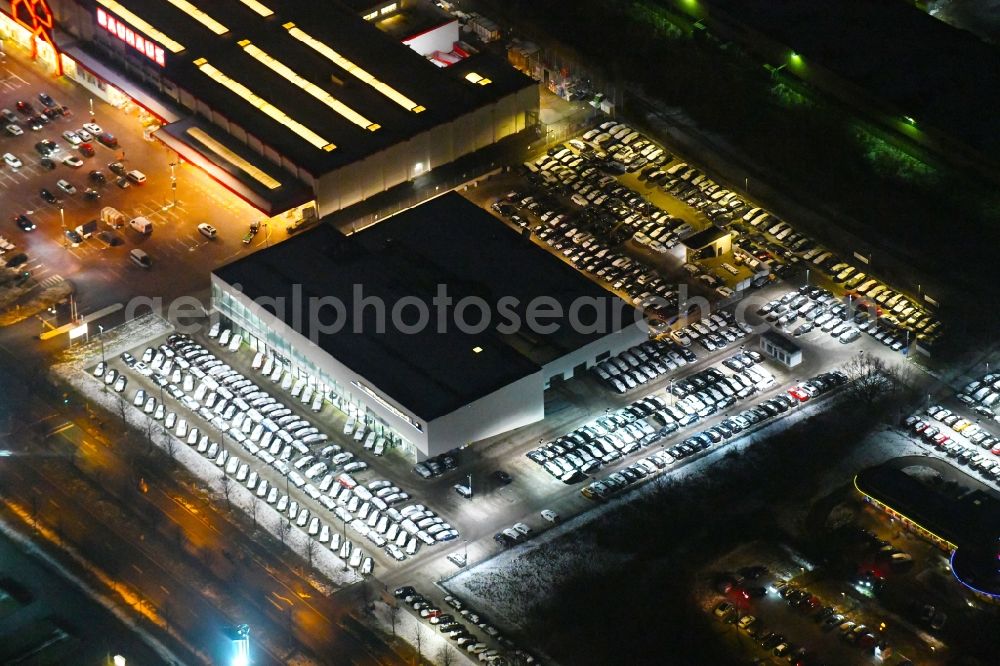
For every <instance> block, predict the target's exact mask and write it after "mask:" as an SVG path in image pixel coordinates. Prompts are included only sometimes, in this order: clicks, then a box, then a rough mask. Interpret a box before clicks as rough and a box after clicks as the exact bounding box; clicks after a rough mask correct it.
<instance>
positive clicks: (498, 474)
mask: <svg viewBox="0 0 1000 666" xmlns="http://www.w3.org/2000/svg"><path fill="white" fill-rule="evenodd" d="M490 478H491V479H493V480H494V481H496V482H497V483H501V484H503V485H505V486H506V485H507V484H508V483H510V482H511V481H513V480H514V479H513V478H512V477H511V475H510V474H508V473H507V472H505V471H503V470H502V469H498V470H497V471H495V472H493V473H492V474H490Z"/></svg>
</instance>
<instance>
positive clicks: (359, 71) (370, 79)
mask: <svg viewBox="0 0 1000 666" xmlns="http://www.w3.org/2000/svg"><path fill="white" fill-rule="evenodd" d="M282 27H284V28H285V29H286V30H288V34H290V35H291V36H292V37H294V38H295V39H297V40H299V41H300V42H302V43H303V44H306V45H307V46H309V47H310V48H312V49H313V50H314V51H316V52H317V53H320V54H321V55H323V56H325V57H326V58H327V59H328V60H330V61H331V62H332V63H334V64H335V65H337V66H338V67H340V68H341V69H343V70H344V71H346V72H348V73H350V74H351V75H353V76H354V77H356V78H358V79H360V80H361V81H364V82H365V83H367V84H368V85H370V86H371V87H372V88H374V89H375V90H377V91H379V92H380V93H382V94H383V95H385V96H386V97H388V98H389V99H391V100H392V101H393V102H395V103H396V104H399V105H400V106H401V107H403V108H404V109H407V110H408V111H412V112H413V113H420V112H421V111H426V110H427V109H426V108H425V107H423V106H421V105H419V104H417V103H416V102H414V101H413V100H412V99H410V98H409V97H407V96H406V95H404V94H403V93H401V92H399V91H398V90H396V89H395V88H393V87H392V86H390V85H388V84H386V83H383V82H382V81H379V80H378V79H377V78H375V77H374V76H373V75H372V74H370V73H369V72H368V71H366V70H365V69H363V68H361V67H360V66H358V65H356V64H354V63H353V62H352V61H350V60H348V59H347V58H345V57H344V56H342V55H340V54H339V53H337V52H336V51H334V50H333V49H332V48H330V47H329V46H327V45H326V44H324V43H323V42H321V41H319V40H318V39H316V38H315V37H313V36H311V35H309V34H308V33H306V32H304V31H303V30H301V29H299V28H296V27H295V24H294V23H286V24H284V26H282Z"/></svg>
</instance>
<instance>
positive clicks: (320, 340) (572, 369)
mask: <svg viewBox="0 0 1000 666" xmlns="http://www.w3.org/2000/svg"><path fill="white" fill-rule="evenodd" d="M442 289H444V290H445V292H446V296H447V297H448V298H450V299H451V300H450V305H445V307H444V309H443V310H442V309H441V308H440V307H439V306H440V305H441V304H444V303H445V302H444V301H443V300H441V299H442V295H443V294H442V291H441V290H442ZM359 290H360V291H359ZM472 299H475V302H478V303H482V304H483V306H478V305H476V304H475V303H474V302H473V300H472ZM212 302H213V308H214V310H216V311H217V312H218V313H219V314H220V315H221V317H222V318H223V319H224V320H226V321H228V322H230V323H232V324H233V325H234V326H235V327H236V328H237V329H239V330H240V332H241V333H242V335H243V337H244V339H245V340H247V341H248V342H249V343H250V345H251V346H252V347H253V348H254V349H257V350H265V351H267V353H268V354H271V355H273V356H275V357H277V358H278V359H279V360H281V361H282V362H284V363H285V364H286V365H287V366H289V367H291V368H292V369H293V370H294V372H295V373H296V374H297V375H298V376H299V377H302V378H306V379H307V380H308V381H310V382H312V383H313V384H314V385H315V386H316V387H317V388H318V389H319V390H321V391H323V392H325V393H326V394H327V395H328V397H329V398H330V400H331V401H332V402H333V403H334V404H336V405H337V406H338V407H339V408H340V409H342V410H343V411H345V412H347V413H350V414H352V415H357V417H358V418H361V417H363V418H364V419H365V420H366V422H367V423H368V424H369V425H370V426H371V429H373V430H375V431H376V432H379V433H381V434H384V435H387V436H389V437H391V439H392V441H394V442H395V443H396V444H397V445H399V446H400V447H402V448H403V449H404V451H406V452H407V453H408V454H409V455H410V456H411V457H412V458H414V459H424V458H425V457H427V456H433V455H437V454H439V453H443V452H445V451H448V450H450V449H452V448H455V447H457V446H464V445H467V444H469V443H472V442H476V441H480V440H483V439H485V438H488V437H492V436H494V435H498V434H500V433H503V432H507V431H509V430H512V429H514V428H518V427H520V426H523V425H527V424H529V423H533V422H535V421H538V420H540V419H542V418H543V417H544V391H545V389H546V388H547V387H548V386H550V385H553V384H555V383H558V382H560V381H564V380H566V379H569V378H571V377H573V376H574V375H576V374H579V373H581V372H582V371H583V370H585V369H586V368H589V367H591V366H593V365H594V364H595V363H596V362H599V361H601V360H604V359H606V358H608V357H610V356H611V355H614V354H617V353H619V352H621V351H623V350H625V349H627V348H628V347H631V346H632V345H635V344H637V343H639V342H642V341H643V340H645V339H646V337H647V329H646V327H645V324H644V322H643V320H642V319H641V315H640V314H639V313H638V312H637V311H635V310H634V309H633V308H632V307H631V306H629V305H627V304H626V303H624V302H623V301H622V300H621V299H619V298H618V297H616V296H614V295H612V294H610V293H608V292H606V291H604V290H603V289H601V288H600V287H599V286H598V285H597V284H595V283H594V282H591V281H590V280H589V279H587V278H586V277H584V276H583V275H581V274H580V273H578V272H577V271H575V270H573V268H572V267H570V266H568V265H566V264H564V263H563V262H561V261H559V260H557V259H555V258H554V257H552V256H551V255H550V254H548V253H547V252H545V251H544V250H543V249H541V248H539V247H537V246H536V245H534V244H532V243H531V242H530V240H528V239H526V238H525V237H523V236H521V235H520V234H518V233H516V232H515V231H513V230H511V229H510V228H508V227H507V226H506V225H505V224H504V223H503V222H501V221H499V220H497V219H496V218H494V217H493V216H492V215H490V214H488V213H486V212H485V211H483V210H482V209H480V208H478V207H477V206H475V205H474V204H472V203H471V202H469V201H468V200H466V199H464V198H463V197H461V196H460V195H458V194H455V193H449V194H446V195H444V196H441V197H438V198H436V199H433V200H431V201H429V202H427V203H425V204H422V205H420V206H418V207H416V208H412V209H410V210H408V211H405V212H403V213H400V214H398V215H396V216H394V217H391V218H389V219H387V220H385V221H383V222H381V223H380V224H378V225H375V226H372V227H369V228H367V229H365V230H364V231H360V232H358V233H356V234H353V235H349V236H348V235H343V234H341V233H340V232H338V231H336V230H335V229H333V228H332V226H330V225H324V224H321V225H320V226H319V227H317V228H316V229H314V230H311V231H307V232H304V233H303V234H301V235H299V236H297V237H294V238H292V239H290V240H288V241H286V242H284V243H281V244H280V245H277V246H274V247H271V248H270V249H266V250H263V251H260V252H257V253H255V254H252V255H250V256H248V257H245V258H243V259H240V260H238V261H236V262H234V263H232V264H229V265H227V266H224V267H222V268H219V269H217V270H216V271H215V272H214V273H213V275H212ZM335 303H340V304H342V307H341V308H340V309H339V310H338V308H337V306H336V304H335ZM421 303H422V304H424V307H425V308H426V312H427V317H426V318H425V320H424V321H422V322H421V321H420V316H419V312H420V308H421V306H420V304H421ZM380 307H381V312H382V313H384V315H380V314H379V312H380ZM484 308H485V309H486V310H487V311H488V312H490V313H491V315H490V320H489V325H488V326H486V325H482V324H481V322H482V321H483V319H482V318H483V312H484ZM533 317H534V318H535V319H536V323H537V324H538V325H531V323H530V322H531V319H532V318H533ZM380 320H384V321H380ZM515 320H516V321H517V322H519V325H518V324H516V323H515ZM461 322H466V323H467V324H468V325H467V326H463V325H460V324H461Z"/></svg>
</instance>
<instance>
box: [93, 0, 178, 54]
mask: <svg viewBox="0 0 1000 666" xmlns="http://www.w3.org/2000/svg"><path fill="white" fill-rule="evenodd" d="M97 2H98V3H99V4H101V5H103V6H105V7H107V8H108V10H110V11H112V12H114V13H115V14H117V15H118V16H120V17H121V18H123V19H124V20H125V21H127V22H128V23H130V24H131V25H132V27H133V28H135V29H137V30H141V31H142V32H144V33H146V36H147V37H149V38H150V39H153V40H154V41H157V42H159V43H160V44H162V45H163V47H164V48H166V49H167V50H168V51H170V52H171V53H180V52H181V51H183V50H184V45H183V44H181V43H180V42H177V41H174V40H173V39H171V38H170V37H168V36H167V35H166V34H165V33H163V32H161V31H160V30H157V29H156V28H154V27H153V26H152V25H151V24H150V23H149V22H147V21H145V20H143V19H141V18H139V17H138V16H137V15H135V14H133V13H132V12H131V11H130V10H129V9H127V8H126V7H125V6H123V5H122V4H121V3H120V2H116V0H97Z"/></svg>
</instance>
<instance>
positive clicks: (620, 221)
mask: <svg viewBox="0 0 1000 666" xmlns="http://www.w3.org/2000/svg"><path fill="white" fill-rule="evenodd" d="M523 169H524V171H523V174H522V175H519V176H518V177H516V178H512V179H509V180H507V181H503V182H502V185H501V186H502V187H505V188H507V189H506V191H497V190H498V187H500V186H494V187H493V188H488V189H486V190H482V191H480V192H477V193H475V194H474V196H475V197H476V198H477V200H478V201H479V202H480V203H481V204H483V205H486V204H488V205H489V207H490V209H491V210H492V211H493V212H494V213H495V214H496V215H498V216H499V217H501V218H502V219H505V220H506V221H507V222H508V223H509V224H511V225H513V226H516V227H518V228H525V229H530V230H531V231H532V236H533V238H535V240H536V242H538V243H539V244H540V245H542V246H543V247H547V248H549V249H550V250H551V251H552V252H553V253H554V254H555V255H556V256H559V257H560V258H561V259H562V260H564V261H568V262H570V263H571V264H573V265H574V266H575V267H577V268H578V269H579V270H581V271H582V272H584V273H586V274H588V275H590V276H591V277H592V278H593V279H595V280H597V281H599V282H600V283H601V284H603V285H604V286H606V287H607V288H608V289H610V290H612V291H615V292H616V293H618V294H619V295H621V296H622V297H623V298H625V299H626V300H628V301H629V302H631V303H633V304H634V305H637V306H642V307H644V308H645V309H646V310H647V312H649V313H650V314H652V315H653V316H654V317H658V318H660V319H661V322H660V326H661V330H663V331H667V330H669V328H668V327H669V326H670V325H671V324H673V323H674V322H675V321H677V320H678V319H683V318H684V317H685V316H687V315H694V316H695V317H697V316H698V314H699V312H698V311H697V310H694V311H692V307H691V304H692V298H693V297H694V296H697V295H701V296H704V297H707V298H708V299H709V300H711V301H712V302H721V303H722V304H726V303H729V302H732V301H733V300H734V299H736V298H739V297H740V296H745V295H747V294H748V293H752V292H753V290H755V289H760V288H762V287H764V286H766V285H767V284H768V283H770V282H772V281H774V280H775V279H780V278H794V279H795V280H801V281H802V283H804V284H806V285H813V286H818V287H822V288H825V289H826V292H825V295H826V296H828V297H831V298H835V299H837V300H843V301H844V311H840V312H836V311H834V312H829V313H828V312H827V309H828V308H827V307H826V306H827V305H829V303H819V304H818V305H819V306H820V307H818V308H814V307H810V308H808V309H801V310H800V309H799V305H801V304H797V305H796V307H795V308H791V309H787V308H786V307H785V304H784V303H783V304H781V307H778V306H777V305H775V306H774V308H773V309H775V310H776V311H777V316H775V317H774V319H773V320H771V321H776V322H777V324H778V326H779V327H781V328H783V329H785V330H787V331H788V332H789V333H792V332H796V331H797V334H798V335H803V334H806V333H808V332H809V331H810V330H812V328H813V326H815V325H817V324H815V323H813V324H812V325H810V323H811V322H814V321H815V320H816V319H817V318H821V320H820V323H819V324H818V326H820V327H822V326H824V325H826V324H827V323H828V322H829V321H830V320H831V319H833V318H834V317H839V321H838V324H839V323H844V322H845V321H846V320H848V319H849V320H850V321H849V322H848V323H849V324H851V323H852V324H853V326H849V327H842V328H841V330H840V333H839V335H840V334H847V333H849V331H851V330H853V329H855V328H856V329H857V330H858V331H859V333H861V332H863V333H866V334H867V335H869V336H871V337H872V338H874V339H875V340H877V341H878V342H879V343H881V344H884V345H886V346H887V347H889V348H891V349H892V350H894V351H903V352H904V353H909V351H911V346H912V345H913V344H914V343H920V344H921V345H922V346H923V348H924V349H927V350H931V349H933V348H934V346H935V345H936V344H937V343H938V342H939V341H940V338H941V336H942V329H941V324H940V322H939V321H938V320H937V319H936V318H935V317H934V315H933V314H932V313H931V312H930V311H929V309H928V308H929V307H930V303H929V301H926V300H925V299H922V298H921V296H922V295H917V296H916V297H914V296H912V295H906V294H903V293H901V292H898V291H895V290H893V289H892V288H890V287H889V286H887V285H885V284H883V283H882V282H880V281H879V280H878V279H877V278H876V277H873V276H872V275H871V274H869V273H868V267H867V266H866V265H865V264H864V261H866V258H864V257H862V258H861V259H858V258H856V257H852V258H850V260H844V259H842V258H841V257H839V256H838V255H837V254H836V253H834V252H832V251H830V250H827V249H826V248H824V247H822V246H821V245H819V244H818V243H816V242H815V241H814V240H813V239H811V238H810V237H809V236H807V235H805V234H803V233H800V232H797V231H796V230H795V229H794V227H793V226H792V225H791V224H790V223H788V222H785V221H783V220H781V219H780V218H778V217H777V216H776V215H774V214H772V213H770V212H768V211H766V210H764V209H763V208H761V207H759V206H755V205H754V204H753V203H752V202H750V201H748V200H747V199H746V198H745V197H744V196H742V195H741V194H739V193H737V192H736V191H734V190H730V189H727V188H725V187H722V186H721V185H720V184H718V183H716V182H715V181H714V180H713V179H712V178H711V177H710V176H708V175H707V174H705V173H703V172H702V171H701V170H699V169H698V168H696V167H695V166H693V165H691V164H688V163H687V162H686V161H684V159H683V158H680V157H677V156H675V155H673V154H672V153H670V152H669V151H668V150H666V149H665V148H664V147H662V146H660V145H658V144H657V143H656V142H654V141H652V140H651V139H649V138H648V137H645V136H643V135H642V134H641V133H640V132H637V131H635V130H634V129H633V128H631V127H629V126H627V125H626V124H623V123H615V122H614V121H606V122H604V123H601V124H600V125H599V126H598V127H595V128H594V129H591V130H589V131H587V132H585V133H583V134H582V135H581V136H580V137H578V138H575V139H571V140H569V141H568V142H566V143H565V144H561V145H557V146H554V147H552V148H549V149H548V150H547V151H546V152H544V153H542V154H541V155H539V156H534V157H532V159H529V160H528V161H527V162H525V163H524V165H523ZM713 225H714V227H716V228H718V229H720V230H723V231H725V232H728V233H729V234H730V238H731V240H732V248H731V250H726V251H725V252H722V253H717V252H714V251H713V252H709V253H706V252H704V251H703V250H698V251H691V250H685V248H684V241H685V240H686V239H688V238H691V237H692V236H693V235H695V234H697V233H698V232H699V231H704V230H705V229H708V228H712V227H713ZM786 310H787V312H786ZM827 314H829V315H830V316H825V315H827ZM845 314H846V317H845ZM783 315H784V316H783ZM810 315H811V316H810ZM654 324H655V321H654ZM832 328H833V325H831V328H830V329H826V330H827V331H829V330H831V329H832ZM855 335H856V334H854V333H851V334H850V335H849V336H848V337H849V338H853V337H854V336H855Z"/></svg>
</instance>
